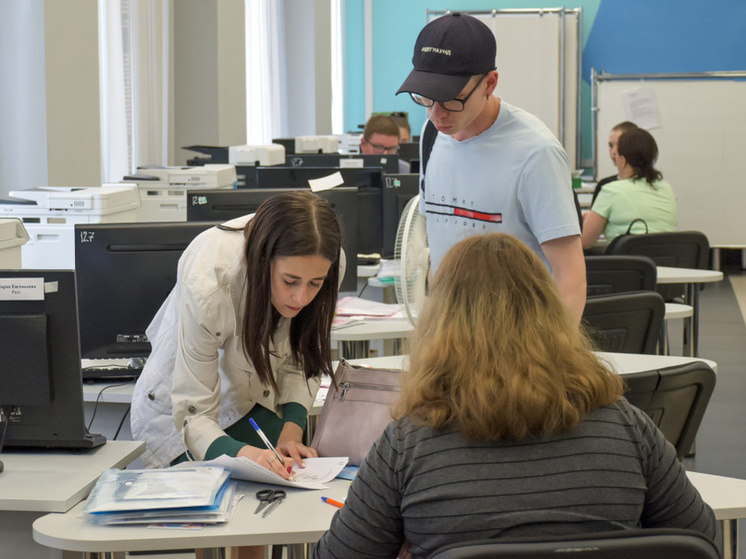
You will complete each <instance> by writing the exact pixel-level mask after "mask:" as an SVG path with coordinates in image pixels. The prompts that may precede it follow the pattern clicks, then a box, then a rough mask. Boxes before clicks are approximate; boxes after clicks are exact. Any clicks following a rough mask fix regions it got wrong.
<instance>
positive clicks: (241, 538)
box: [34, 479, 350, 559]
mask: <svg viewBox="0 0 746 559" xmlns="http://www.w3.org/2000/svg"><path fill="white" fill-rule="evenodd" d="M240 487H241V490H243V491H244V492H245V493H246V496H245V497H244V498H243V499H241V500H240V501H239V503H238V506H237V507H236V510H235V511H234V513H233V516H232V518H231V520H230V522H227V523H225V524H216V525H214V526H205V527H204V528H202V529H201V530H173V529H164V528H147V527H130V526H111V527H108V526H96V525H93V524H89V523H88V522H87V521H86V520H84V519H81V518H78V517H77V515H78V513H79V512H80V510H81V509H82V508H83V503H81V504H79V505H78V506H76V507H75V508H74V509H72V510H71V511H69V512H67V513H65V514H49V515H47V516H44V517H42V518H39V519H38V520H37V521H36V522H34V539H35V540H36V541H37V542H39V543H40V544H42V545H46V546H49V547H54V548H57V549H65V550H69V551H82V552H88V553H91V554H93V555H92V557H91V559H96V558H102V559H103V557H104V555H103V554H104V553H107V552H117V551H159V550H165V549H194V548H205V549H206V551H208V553H207V554H206V555H205V559H212V558H213V557H215V558H217V557H218V556H219V555H218V553H219V549H220V548H223V547H230V546H241V545H270V544H298V543H301V544H302V543H310V542H316V541H318V540H319V539H320V538H321V536H322V535H323V533H324V532H325V531H326V530H327V529H328V528H329V525H330V524H331V521H332V517H333V516H334V513H335V512H336V511H337V508H336V507H333V506H331V505H328V504H326V503H324V502H323V501H322V500H321V496H322V495H323V496H325V497H332V498H333V499H336V500H338V501H344V500H345V498H346V497H347V490H348V489H349V487H350V482H349V481H346V480H339V479H337V480H334V481H332V482H331V483H329V489H324V490H304V489H292V488H287V487H286V488H284V489H285V490H286V491H287V493H288V495H287V498H286V500H285V502H283V503H282V504H281V505H280V506H279V511H275V512H274V513H273V514H270V515H269V516H267V517H266V518H261V517H257V516H254V514H253V513H254V509H255V508H256V504H257V501H256V499H255V498H254V494H255V493H256V492H257V491H258V490H259V489H261V488H263V487H264V485H260V484H256V483H249V482H241V484H240ZM209 548H213V549H209Z"/></svg>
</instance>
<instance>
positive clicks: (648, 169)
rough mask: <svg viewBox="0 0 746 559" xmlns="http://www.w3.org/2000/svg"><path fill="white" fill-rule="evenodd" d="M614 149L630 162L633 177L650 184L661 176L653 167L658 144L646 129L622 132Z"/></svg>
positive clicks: (656, 157)
mask: <svg viewBox="0 0 746 559" xmlns="http://www.w3.org/2000/svg"><path fill="white" fill-rule="evenodd" d="M616 151H617V153H618V154H619V155H622V156H624V158H625V159H626V160H627V163H629V164H630V166H631V167H632V170H633V171H634V173H635V174H634V176H635V177H637V178H641V179H645V180H646V181H648V183H649V184H650V185H651V186H652V185H653V181H656V180H661V179H662V178H663V175H662V174H661V172H660V171H658V170H657V169H655V168H654V167H653V165H654V164H655V161H656V160H657V159H658V144H656V143H655V138H653V136H651V135H650V132H648V131H647V130H643V129H642V128H634V129H632V130H627V131H626V132H624V133H623V134H622V135H621V136H619V141H618V143H617V147H616Z"/></svg>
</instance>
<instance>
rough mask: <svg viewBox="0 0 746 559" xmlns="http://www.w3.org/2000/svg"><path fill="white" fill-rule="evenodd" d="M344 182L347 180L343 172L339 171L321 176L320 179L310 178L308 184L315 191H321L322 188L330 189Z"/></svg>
mask: <svg viewBox="0 0 746 559" xmlns="http://www.w3.org/2000/svg"><path fill="white" fill-rule="evenodd" d="M344 183H345V181H344V179H343V178H342V173H340V172H339V171H337V172H336V173H332V174H331V175H329V176H326V177H321V178H320V179H310V180H309V181H308V186H310V187H311V190H312V191H313V192H321V191H322V190H330V189H332V188H335V187H337V186H340V185H343V184H344Z"/></svg>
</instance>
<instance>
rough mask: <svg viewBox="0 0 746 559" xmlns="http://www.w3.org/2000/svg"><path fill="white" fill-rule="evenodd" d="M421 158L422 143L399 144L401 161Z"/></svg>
mask: <svg viewBox="0 0 746 559" xmlns="http://www.w3.org/2000/svg"><path fill="white" fill-rule="evenodd" d="M419 158H420V142H402V143H401V144H399V159H403V160H404V161H412V160H413V159H419Z"/></svg>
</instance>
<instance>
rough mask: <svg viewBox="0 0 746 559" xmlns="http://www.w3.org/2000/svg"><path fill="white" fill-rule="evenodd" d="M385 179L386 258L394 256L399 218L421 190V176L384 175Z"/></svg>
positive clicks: (382, 214)
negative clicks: (408, 203)
mask: <svg viewBox="0 0 746 559" xmlns="http://www.w3.org/2000/svg"><path fill="white" fill-rule="evenodd" d="M383 181H384V183H383V196H382V200H381V216H382V219H383V250H382V252H381V255H382V256H383V257H384V258H393V257H394V248H395V246H396V231H397V229H398V228H399V220H400V219H401V215H402V213H403V212H404V207H405V206H406V205H407V202H409V201H410V200H411V199H412V198H414V197H415V196H416V195H417V194H418V193H419V191H420V176H419V175H418V174H414V173H413V174H393V175H384V177H383Z"/></svg>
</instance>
